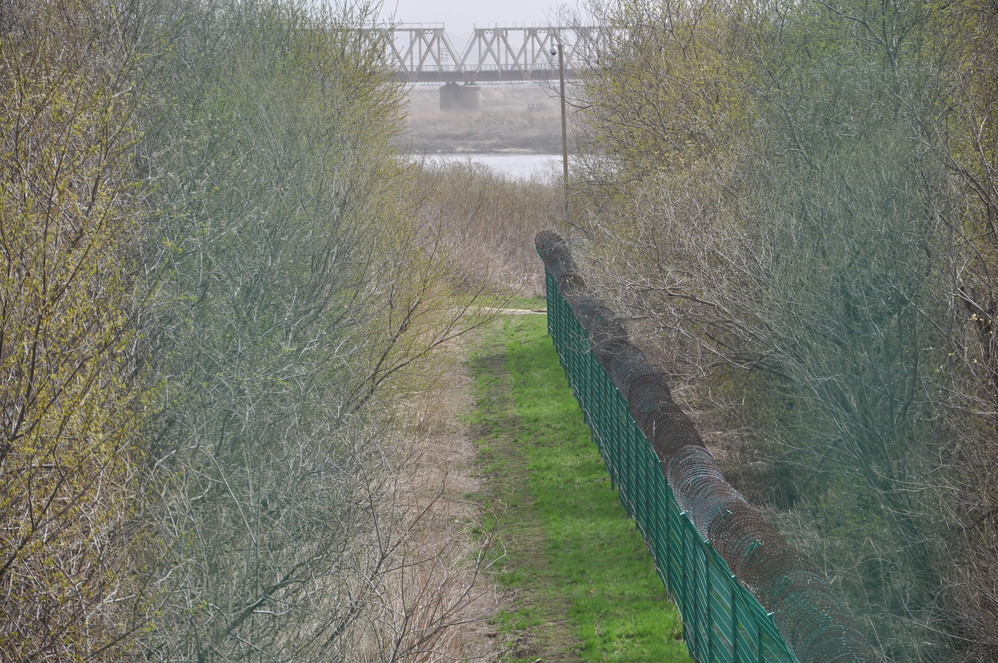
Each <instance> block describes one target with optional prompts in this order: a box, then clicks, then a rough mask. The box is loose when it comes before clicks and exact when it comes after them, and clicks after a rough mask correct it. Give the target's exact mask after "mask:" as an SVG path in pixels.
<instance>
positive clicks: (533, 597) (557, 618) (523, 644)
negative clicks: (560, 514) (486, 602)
mask: <svg viewBox="0 0 998 663" xmlns="http://www.w3.org/2000/svg"><path fill="white" fill-rule="evenodd" d="M473 361H474V362H475V367H476V370H478V371H481V372H482V374H483V375H484V376H485V378H486V379H485V380H484V382H485V383H487V384H488V389H487V392H486V393H481V392H479V393H478V394H477V396H478V404H477V407H478V409H479V410H480V411H481V412H480V414H481V415H482V416H481V417H480V418H479V424H478V426H477V428H476V430H475V431H474V432H475V434H476V436H477V437H478V438H479V440H480V444H481V449H480V452H479V464H480V467H481V471H482V473H483V476H482V481H483V484H484V485H483V489H484V491H485V495H486V500H487V501H488V503H490V504H491V505H492V508H494V509H496V510H497V511H499V512H500V514H499V515H500V520H499V522H498V526H497V527H498V532H497V536H498V538H499V539H500V540H501V541H502V542H503V544H504V545H505V546H506V548H507V552H508V553H509V554H510V557H515V558H516V559H517V560H518V562H517V567H516V568H515V569H511V568H506V569H504V570H505V572H506V573H507V574H510V573H512V574H515V576H516V577H517V578H520V579H522V581H520V582H516V581H514V582H515V584H516V585H517V588H516V589H515V590H514V591H513V592H512V593H511V594H510V595H508V596H506V597H505V599H506V600H505V601H504V603H503V605H502V608H503V609H504V610H505V611H508V612H509V613H513V612H515V611H516V610H517V609H518V608H522V607H523V606H529V622H530V628H529V629H527V630H522V629H519V630H518V632H519V633H521V634H523V635H520V636H519V638H518V639H516V640H513V641H511V642H509V643H507V646H508V647H509V648H510V654H511V655H512V656H513V657H515V658H516V660H522V661H530V662H531V663H533V662H534V661H543V662H544V663H578V662H579V661H581V658H580V657H579V653H578V652H579V649H580V644H579V642H578V640H577V639H576V638H575V636H574V634H573V631H574V627H573V626H571V625H569V623H568V620H567V618H566V615H567V614H568V612H569V610H570V608H571V605H570V603H569V601H568V600H567V599H552V598H551V595H550V592H548V593H547V594H546V595H545V596H543V597H541V596H540V595H539V593H538V592H537V591H535V590H536V586H535V585H534V584H533V583H532V582H531V578H533V577H538V576H543V574H544V572H545V566H546V565H547V553H546V551H545V550H544V542H545V534H544V531H543V529H542V527H541V524H540V522H539V520H538V519H537V518H536V516H533V515H532V514H534V496H533V495H532V494H531V492H530V489H529V488H528V485H527V483H528V482H527V479H528V475H529V471H530V470H529V468H528V466H527V462H526V459H525V457H524V455H523V454H522V452H521V451H520V450H519V446H518V445H519V441H518V436H519V433H520V430H519V427H518V422H517V421H516V418H515V416H514V415H511V414H510V413H512V412H514V411H515V407H514V405H513V400H512V389H511V381H512V378H511V376H510V374H509V372H508V371H507V370H506V358H505V356H504V355H503V353H502V348H498V347H493V348H488V349H487V350H486V351H485V352H484V353H482V354H481V355H479V356H477V357H475V358H474V359H473ZM484 422H487V423H484ZM497 464H501V469H499V470H498V471H491V470H494V469H497V468H496V465H497ZM511 508H515V509H516V510H517V512H518V517H517V518H516V519H515V524H513V519H502V518H501V512H503V511H505V510H507V509H511Z"/></svg>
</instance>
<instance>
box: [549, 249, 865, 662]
mask: <svg viewBox="0 0 998 663" xmlns="http://www.w3.org/2000/svg"><path fill="white" fill-rule="evenodd" d="M536 246H537V252H538V253H539V254H540V256H541V258H542V259H543V260H544V265H545V268H546V283H547V300H548V302H547V305H548V332H549V334H550V335H551V338H552V340H553V342H554V345H555V347H556V349H557V350H558V357H559V360H560V362H561V365H562V367H563V368H564V369H565V373H566V375H567V376H568V381H569V384H570V385H571V386H572V391H573V392H574V394H575V397H576V398H577V399H578V401H579V404H580V406H581V407H582V412H583V416H584V417H585V420H586V423H587V424H588V425H589V428H590V430H591V431H592V436H593V441H594V442H595V443H596V445H597V447H598V448H599V451H600V454H601V456H602V457H603V460H604V462H605V463H606V467H607V471H608V472H609V474H610V477H611V479H612V480H613V483H614V485H615V486H617V488H618V495H619V498H620V502H621V504H623V506H624V508H625V509H626V510H627V513H628V515H630V516H631V517H632V518H634V520H635V521H636V523H637V526H638V528H639V529H640V530H641V532H642V534H643V535H644V537H645V540H646V542H647V544H648V549H649V550H650V551H651V554H652V556H653V558H654V560H655V567H656V569H657V570H658V573H659V576H660V577H661V578H662V581H663V582H664V583H665V585H666V587H667V588H668V590H669V593H670V594H671V595H672V597H673V599H674V600H675V601H676V604H677V606H678V607H679V610H680V612H681V613H682V615H683V621H684V624H685V626H684V635H685V638H686V643H687V646H688V648H689V650H690V653H691V654H692V655H693V657H694V658H696V659H697V660H698V661H704V662H708V661H709V662H714V661H718V662H723V663H749V662H751V663H795V662H796V663H861V662H863V663H865V662H873V661H880V658H879V657H878V655H877V654H876V653H875V651H874V649H873V647H872V646H871V645H870V644H869V642H868V641H867V640H866V639H865V638H864V636H863V635H862V633H861V632H860V631H859V629H858V628H857V627H856V626H855V625H854V623H853V620H852V619H851V617H850V616H849V615H848V614H847V612H846V611H845V609H844V607H843V606H842V603H841V602H840V601H839V599H838V597H837V596H836V595H835V594H834V593H833V592H832V589H831V587H830V586H829V585H828V583H827V582H826V581H825V579H824V578H823V577H822V576H821V574H820V573H819V572H818V569H817V568H815V566H814V564H813V563H811V562H810V561H809V560H808V559H807V558H806V557H805V556H804V555H803V554H801V553H800V552H799V551H797V550H796V549H794V548H793V547H791V546H790V545H789V544H788V543H787V542H786V540H785V539H784V538H783V537H782V536H780V534H779V533H778V532H777V531H776V529H775V528H773V526H772V525H770V524H769V523H768V522H767V521H766V519H765V518H763V516H762V515H761V514H760V513H759V512H758V511H757V510H756V509H755V508H754V507H752V506H751V505H750V504H748V503H747V502H746V501H745V499H744V497H742V495H741V494H740V493H739V492H738V491H737V490H735V489H734V488H733V487H732V486H731V485H730V484H728V482H727V481H726V480H725V479H724V475H723V474H722V473H721V470H720V467H719V466H718V463H717V461H716V459H715V458H714V456H713V455H712V454H711V453H710V451H709V450H708V449H707V448H706V447H705V446H704V443H703V440H702V439H701V437H700V435H699V433H698V432H697V430H696V428H695V427H694V425H693V422H692V421H691V420H690V418H689V417H688V416H687V415H686V414H685V413H684V412H683V411H682V409H681V408H680V407H679V405H678V404H676V402H675V401H674V400H673V398H672V394H671V391H670V390H669V387H668V385H667V384H666V382H665V380H664V379H663V378H662V377H661V376H660V375H659V374H658V373H657V372H656V371H654V370H653V369H652V368H651V366H650V365H649V363H648V360H647V358H646V357H645V355H644V353H643V352H641V350H640V349H638V348H636V347H634V346H633V345H631V344H630V341H629V340H628V337H627V332H626V330H625V328H624V325H623V324H622V323H621V321H620V319H619V318H618V317H617V316H616V314H615V313H614V312H613V311H612V310H611V309H609V308H608V307H607V306H606V305H605V304H603V302H601V301H600V300H599V299H598V298H596V297H595V296H594V295H593V294H592V292H591V291H590V290H589V289H588V287H587V285H586V281H585V279H584V278H583V276H582V274H581V273H580V272H579V270H578V267H577V265H576V264H575V261H574V260H573V259H572V256H571V253H570V252H569V251H568V249H567V247H566V245H565V242H564V240H563V239H562V238H561V237H559V236H558V235H557V234H556V233H553V232H549V231H546V232H542V233H539V234H538V235H537V238H536Z"/></svg>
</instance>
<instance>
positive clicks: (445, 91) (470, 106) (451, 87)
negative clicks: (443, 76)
mask: <svg viewBox="0 0 998 663" xmlns="http://www.w3.org/2000/svg"><path fill="white" fill-rule="evenodd" d="M481 107H482V88H481V87H479V86H477V85H475V84H474V83H465V84H464V85H458V84H457V83H445V84H444V86H443V87H442V88H440V110H442V111H472V110H479V109H480V108H481Z"/></svg>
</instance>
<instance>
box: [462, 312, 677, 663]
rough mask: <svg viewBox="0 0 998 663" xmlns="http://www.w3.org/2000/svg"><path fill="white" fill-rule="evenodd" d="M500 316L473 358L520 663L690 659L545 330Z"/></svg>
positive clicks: (540, 324) (531, 319) (477, 422)
mask: <svg viewBox="0 0 998 663" xmlns="http://www.w3.org/2000/svg"><path fill="white" fill-rule="evenodd" d="M545 325H546V319H545V317H544V316H505V317H503V318H502V319H500V320H499V321H498V322H496V323H495V324H494V325H493V326H492V327H491V328H490V329H488V330H487V331H486V332H485V334H484V337H483V339H482V341H481V343H480V345H479V348H478V350H477V351H476V352H475V353H474V354H473V356H472V359H471V361H472V372H473V375H474V378H475V389H476V403H477V408H476V412H475V414H474V415H473V417H472V422H471V423H472V426H473V430H474V431H475V434H476V436H477V437H478V445H479V463H480V467H481V471H482V473H483V475H484V485H485V489H484V494H483V495H482V496H481V499H482V500H484V501H485V502H486V504H487V506H488V508H489V510H490V511H492V512H494V513H496V514H497V518H498V525H497V528H498V538H499V541H500V542H501V543H502V544H503V546H504V548H505V551H506V558H505V559H504V560H503V562H502V564H503V571H502V572H501V574H500V578H499V580H500V583H501V584H502V585H503V587H505V588H506V589H507V590H509V591H510V592H511V593H512V594H513V597H514V598H513V600H512V605H510V606H508V608H507V610H506V611H504V612H502V613H500V615H499V618H498V619H499V626H500V629H501V630H502V631H503V632H504V633H505V634H506V635H507V636H508V637H509V638H510V639H511V640H512V642H513V643H514V646H513V652H512V658H511V659H510V660H512V661H517V662H530V663H534V662H535V661H544V662H545V663H547V662H553V661H559V662H565V663H567V662H570V661H601V662H602V661H620V662H621V663H623V662H627V663H640V662H642V661H647V662H649V663H651V662H652V661H654V662H655V663H672V662H680V661H682V662H687V661H689V660H690V659H689V658H688V656H687V654H686V647H685V645H684V644H683V642H682V640H681V633H682V626H681V624H680V621H679V617H678V615H677V613H676V611H675V608H674V607H673V605H672V604H671V602H670V601H669V600H668V598H667V596H666V594H665V590H664V588H663V587H662V583H661V582H660V580H659V579H658V576H657V575H656V574H655V571H654V568H653V567H652V563H651V557H650V555H649V554H648V552H647V550H646V549H645V546H644V542H643V540H642V539H641V536H640V534H639V533H638V532H637V530H636V529H635V528H634V525H633V523H632V522H631V521H630V520H629V519H627V517H626V515H625V514H624V511H623V509H622V508H621V507H620V505H619V503H618V502H617V497H616V493H615V492H614V491H613V490H612V489H611V487H610V482H609V479H608V477H607V474H606V470H605V469H604V467H603V463H602V460H601V459H600V457H599V454H598V453H597V451H596V447H595V445H593V444H592V442H591V441H590V439H589V431H588V429H587V428H586V426H585V424H584V422H583V420H582V415H581V412H580V411H579V408H578V405H577V404H576V402H575V399H574V398H573V396H572V393H571V391H570V389H569V387H568V385H567V383H566V381H565V377H564V373H562V370H561V367H560V366H559V365H558V359H557V355H556V354H555V351H554V348H553V347H552V345H551V342H550V340H549V339H548V338H547V334H546V328H545Z"/></svg>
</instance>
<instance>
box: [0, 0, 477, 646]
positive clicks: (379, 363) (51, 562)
mask: <svg viewBox="0 0 998 663" xmlns="http://www.w3.org/2000/svg"><path fill="white" fill-rule="evenodd" d="M368 13H369V10H368V9H367V8H365V7H358V8H354V9H342V8H341V9H339V10H336V11H326V10H320V9H316V8H315V7H314V4H312V3H305V2H295V1H294V0H121V1H119V0H5V1H4V2H2V3H0V105H2V110H0V127H2V134H0V140H2V141H3V143H2V147H0V168H2V170H3V180H2V184H0V213H2V223H0V267H2V269H0V274H2V276H0V278H2V283H0V376H2V377H0V422H2V433H0V435H2V438H0V658H3V659H4V660H6V661H32V662H37V661H45V660H52V661H56V660H58V661H65V660H108V661H121V660H127V659H132V658H134V659H143V660H163V661H221V660H225V661H230V660H247V661H248V660H254V661H270V660H295V661H309V660H323V661H337V660H350V661H356V660H371V661H376V660H377V661H381V660H416V657H418V656H427V655H430V652H432V647H433V643H434V642H436V641H439V639H440V638H439V632H440V631H441V630H442V629H446V628H447V627H448V624H449V623H450V622H449V621H448V619H451V620H452V621H456V620H459V619H460V616H453V615H456V614H457V613H456V612H448V613H447V614H445V615H443V616H441V615H437V614H434V615H433V619H432V620H429V621H427V620H423V621H420V615H419V614H418V611H419V610H420V609H424V608H425V609H428V610H434V609H436V608H435V607H434V606H432V605H427V606H420V605H416V604H414V603H413V604H412V605H410V604H409V602H412V601H416V600H419V601H424V600H425V598H426V596H428V594H426V593H425V592H424V593H419V594H418V595H417V594H415V593H413V595H412V596H409V595H408V594H409V593H411V592H410V590H407V591H405V592H400V591H397V588H389V587H386V583H389V582H409V583H411V582H412V580H411V579H407V578H406V577H405V576H406V573H407V571H406V569H408V568H410V566H411V565H412V562H411V560H408V558H407V557H404V556H405V555H409V556H412V555H413V554H414V553H413V551H412V550H409V549H407V548H406V545H407V544H406V542H405V537H406V533H407V531H410V530H411V529H412V527H413V519H414V518H418V516H419V514H414V513H412V512H411V510H410V509H409V506H408V505H400V504H398V503H397V501H398V490H399V487H398V485H397V483H396V481H397V476H398V472H397V464H398V463H400V462H402V459H401V458H399V456H398V455H397V454H396V453H395V452H396V449H395V447H394V445H395V443H396V442H397V441H398V433H397V432H396V430H395V428H394V427H393V425H392V422H391V421H390V418H389V417H388V416H387V415H386V414H385V413H390V412H391V411H392V407H393V403H394V401H395V400H396V399H398V398H399V397H400V396H402V395H404V393H405V391H406V388H407V384H411V383H412V380H413V379H414V378H412V373H411V371H410V370H409V369H410V368H411V367H412V366H413V365H414V364H415V363H416V362H417V361H418V360H419V359H420V358H422V357H425V356H426V355H427V354H428V353H429V352H430V351H431V350H432V349H433V348H434V347H436V346H437V345H439V344H440V343H441V342H443V341H444V340H446V339H447V338H449V337H452V336H453V335H455V334H458V333H460V332H461V331H462V330H464V329H466V328H467V327H468V326H469V325H473V324H476V322H477V321H476V319H475V318H474V316H471V317H468V316H465V315H464V313H465V312H464V311H461V310H458V309H455V308H454V307H453V299H452V297H451V294H452V284H453V279H450V278H449V277H448V276H447V274H448V268H447V263H446V254H445V253H444V252H443V251H442V250H438V247H435V246H434V245H433V244H431V243H427V242H426V241H424V238H423V237H422V236H421V235H420V234H419V233H417V231H416V227H415V225H414V220H415V218H416V214H415V203H413V201H414V200H415V197H414V196H413V195H412V193H411V182H412V179H413V178H414V177H415V175H414V173H413V172H412V167H411V166H407V165H405V164H404V162H403V161H402V160H399V159H397V158H396V155H395V154H394V152H393V151H392V150H391V149H390V148H389V146H388V140H389V139H390V138H391V137H392V136H393V135H395V134H397V133H398V131H399V130H400V125H401V122H402V116H401V114H400V113H401V110H400V109H401V103H400V102H401V100H400V94H401V90H400V89H399V88H398V87H397V86H396V85H395V84H394V83H392V82H391V77H390V73H389V72H388V71H387V69H386V67H385V66H384V63H383V62H382V53H383V49H382V48H381V47H380V45H378V44H376V43H372V42H371V41H370V40H364V39H361V36H360V33H359V32H358V31H357V30H354V29H353V28H355V27H356V26H359V25H360V24H361V23H362V22H363V21H364V20H366V19H367V17H368ZM465 301H467V298H465ZM473 303H474V300H472V301H471V302H470V304H469V306H470V305H471V304H473ZM404 544H405V545H404ZM448 609H449V610H450V608H448ZM400 616H404V617H405V619H404V620H401V619H400Z"/></svg>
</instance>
